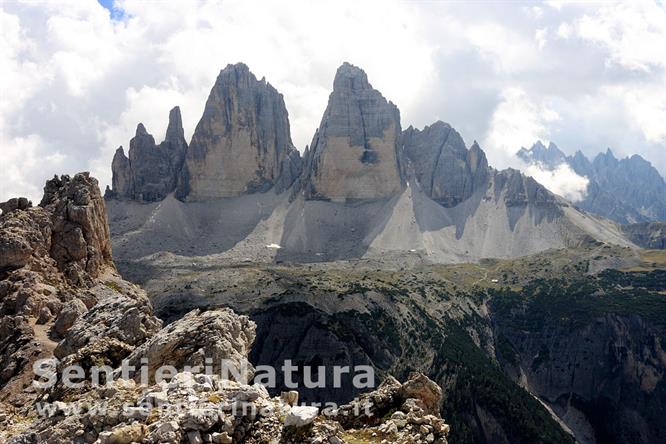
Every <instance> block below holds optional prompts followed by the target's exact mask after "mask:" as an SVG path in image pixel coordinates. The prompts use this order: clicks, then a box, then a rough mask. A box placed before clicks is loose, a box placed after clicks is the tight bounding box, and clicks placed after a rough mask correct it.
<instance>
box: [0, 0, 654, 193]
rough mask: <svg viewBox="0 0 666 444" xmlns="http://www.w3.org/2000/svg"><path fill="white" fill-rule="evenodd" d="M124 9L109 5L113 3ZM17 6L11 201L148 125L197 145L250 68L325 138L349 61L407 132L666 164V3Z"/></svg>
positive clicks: (10, 47)
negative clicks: (201, 122)
mask: <svg viewBox="0 0 666 444" xmlns="http://www.w3.org/2000/svg"><path fill="white" fill-rule="evenodd" d="M107 3H108V2H107ZM112 9H113V11H109V10H108V9H105V8H104V7H103V6H101V5H100V4H99V3H98V2H96V1H94V0H51V1H49V2H37V3H36V2H29V1H18V0H17V1H15V2H4V3H2V4H0V66H2V70H0V84H2V93H1V94H2V100H0V146H1V147H2V155H3V166H5V165H6V166H5V171H4V173H3V175H2V176H0V200H4V199H6V198H8V197H10V196H12V195H16V194H23V195H28V196H29V197H32V198H33V199H38V198H39V195H40V194H41V192H40V190H41V188H42V186H43V183H44V180H45V179H47V178H48V177H49V176H52V175H53V174H54V173H70V174H71V173H74V172H76V171H81V170H91V171H92V172H93V174H94V175H95V176H96V177H98V178H99V179H100V182H101V185H102V187H103V186H104V185H106V184H108V183H110V161H111V157H112V156H113V152H114V151H115V149H116V148H117V147H118V146H119V145H124V146H125V147H127V144H128V141H129V139H130V138H131V137H132V136H133V134H134V130H135V128H136V124H137V123H139V122H143V123H144V124H145V125H146V127H147V128H148V130H149V131H150V132H151V133H153V135H154V136H155V138H156V139H157V140H158V141H159V140H160V139H161V138H162V137H163V134H164V131H165V129H166V124H167V115H168V111H169V109H170V108H171V107H173V106H175V105H179V106H180V107H181V110H182V114H183V121H184V126H185V133H186V137H188V138H189V137H190V136H191V134H192V132H193V130H194V127H195V125H196V123H197V121H198V119H199V117H200V115H201V112H202V110H203V106H204V103H205V100H206V97H207V95H208V93H209V90H210V87H211V86H212V84H213V82H214V80H215V77H216V75H217V73H218V72H219V70H220V69H221V68H223V67H224V66H225V65H226V64H228V63H236V62H238V61H243V62H245V63H247V64H248V65H249V66H250V68H251V69H252V71H253V72H254V73H255V74H256V75H257V76H258V77H259V78H261V77H264V76H265V77H266V79H267V80H268V81H269V82H270V83H271V84H273V85H274V86H275V87H276V88H277V89H278V90H279V91H280V92H281V93H283V94H284V97H285V102H286V105H287V108H288V111H289V115H290V122H291V127H292V138H293V139H294V142H295V144H296V145H297V147H298V148H299V149H301V150H302V149H303V148H304V147H305V145H306V144H308V143H310V140H311V138H312V136H313V134H314V130H315V128H316V127H317V126H318V124H319V121H320V119H321V115H322V113H323V111H324V108H325V106H326V101H327V97H328V94H329V93H330V89H331V86H332V80H333V76H334V74H335V69H336V68H337V66H339V64H340V63H341V62H342V61H349V62H351V63H354V64H357V65H359V66H361V67H363V68H364V69H365V70H366V72H367V73H368V77H369V79H370V81H371V83H372V84H373V86H375V87H376V88H378V89H379V90H380V91H382V93H383V94H384V95H385V96H386V97H387V98H388V99H390V100H392V101H393V102H394V103H396V105H398V107H399V108H400V111H401V117H402V123H403V127H407V126H409V125H411V124H413V125H415V126H418V127H422V126H424V125H427V124H430V123H432V122H433V121H434V120H436V119H441V120H444V121H447V122H449V123H451V124H453V125H454V126H455V127H456V128H457V129H459V130H460V131H461V133H462V135H463V137H464V138H465V140H466V141H467V142H468V144H469V143H471V141H472V140H474V139H476V140H479V141H481V142H482V146H483V148H484V149H486V151H487V153H488V157H489V159H490V161H491V163H493V164H495V166H499V167H505V166H509V165H514V166H515V165H517V163H516V162H517V161H516V159H515V157H513V154H514V153H515V151H516V150H517V149H518V148H519V147H520V146H522V145H528V144H531V143H532V142H533V141H534V140H536V139H539V138H541V139H549V140H555V141H556V142H558V143H559V142H560V141H562V145H564V146H570V147H572V148H573V149H578V148H580V149H583V151H585V152H586V153H587V154H594V153H596V152H599V151H601V150H605V148H606V147H608V146H610V147H612V148H613V150H614V151H615V152H618V153H622V154H632V153H635V152H637V153H640V154H643V155H645V156H646V157H647V158H648V159H649V160H651V161H652V162H653V163H654V164H655V166H657V168H659V169H660V171H662V173H663V172H666V159H665V158H664V154H663V143H664V125H663V121H664V117H663V116H664V113H665V110H664V104H665V103H666V92H665V91H664V88H663V77H664V70H665V69H666V68H665V66H664V63H663V60H664V59H663V57H662V56H661V48H660V45H659V44H657V43H658V42H659V41H660V40H661V41H663V33H664V31H665V29H666V26H664V23H663V21H664V10H663V6H662V5H661V4H658V3H655V2H645V3H640V4H635V3H634V2H631V3H626V4H622V5H614V6H612V7H607V6H604V5H598V4H591V3H590V4H581V3H577V4H571V3H561V2H554V1H551V2H547V3H545V4H544V3H541V2H528V3H521V4H520V5H518V4H516V5H506V4H501V5H500V4H497V5H496V4H492V3H490V4H486V3H478V2H477V3H474V2H472V3H460V2H425V3H424V2H418V3H413V2H401V1H381V2H380V1H368V2H358V1H354V0H341V1H339V2H335V3H326V2H310V1H307V0H290V1H274V2H273V1H271V2H262V3H260V4H259V3H257V2H254V1H241V0H225V1H222V0H191V1H183V2H144V1H133V0H115V1H114V2H113V8H112Z"/></svg>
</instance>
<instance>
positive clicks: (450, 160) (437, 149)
mask: <svg viewBox="0 0 666 444" xmlns="http://www.w3.org/2000/svg"><path fill="white" fill-rule="evenodd" d="M403 149H404V156H405V159H406V163H407V164H408V167H407V169H408V170H409V172H410V173H411V174H413V175H414V177H416V179H417V180H418V182H419V184H420V185H421V187H422V189H423V190H424V192H425V193H426V194H427V195H428V197H430V198H431V199H433V200H435V201H437V202H438V203H440V204H441V205H443V206H445V207H453V206H455V205H457V204H459V203H460V202H462V201H464V200H466V199H467V198H469V197H470V196H471V195H472V193H473V192H474V191H476V190H477V189H480V188H483V187H485V186H486V184H487V179H488V175H489V174H488V161H487V160H486V155H485V153H484V152H483V150H482V149H481V148H480V147H479V145H478V144H477V143H476V142H474V144H473V145H472V147H471V148H470V149H469V150H468V149H467V148H466V147H465V142H464V141H463V139H462V137H461V136H460V134H458V132H457V131H456V130H455V129H453V128H451V126H450V125H449V124H447V123H444V122H441V121H438V122H435V123H434V124H432V125H430V126H426V127H425V128H424V129H423V130H418V129H415V128H412V127H409V128H408V129H406V130H405V131H404V132H403Z"/></svg>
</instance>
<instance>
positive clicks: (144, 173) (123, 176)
mask: <svg viewBox="0 0 666 444" xmlns="http://www.w3.org/2000/svg"><path fill="white" fill-rule="evenodd" d="M186 151H187V142H185V135H184V132H183V123H182V119H181V115H180V109H179V108H178V107H175V108H173V109H172V110H171V112H170V113H169V126H168V128H167V131H166V136H165V139H164V141H163V142H162V143H160V144H159V145H156V144H155V139H154V138H153V136H152V135H150V134H148V132H147V131H146V128H145V127H144V126H143V124H141V123H139V125H138V126H137V128H136V134H135V136H134V137H133V138H132V140H130V149H129V158H128V157H127V156H125V152H124V150H123V148H122V147H120V148H118V150H116V154H115V156H114V157H113V163H112V164H111V169H112V171H113V179H112V186H113V189H112V190H111V191H110V192H107V196H109V197H117V198H121V199H132V200H138V201H145V202H154V201H159V200H162V199H164V198H165V197H166V195H167V194H169V193H171V192H173V191H174V190H175V188H176V183H177V179H178V174H179V173H180V170H181V169H182V167H183V162H184V161H185V153H186Z"/></svg>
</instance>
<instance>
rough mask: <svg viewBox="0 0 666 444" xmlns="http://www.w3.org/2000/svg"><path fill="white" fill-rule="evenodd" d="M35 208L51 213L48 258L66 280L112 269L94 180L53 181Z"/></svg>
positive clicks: (63, 178) (103, 210) (87, 177)
mask: <svg viewBox="0 0 666 444" xmlns="http://www.w3.org/2000/svg"><path fill="white" fill-rule="evenodd" d="M39 205H40V206H41V207H42V208H45V209H46V210H47V211H48V212H49V213H51V221H52V228H51V242H50V248H51V251H50V256H51V257H52V258H53V259H54V260H55V261H56V262H57V264H58V268H59V269H60V270H61V271H62V272H63V273H65V275H66V276H67V277H68V278H69V279H70V280H72V281H80V280H82V279H85V278H86V275H89V276H90V277H97V276H98V275H99V274H100V273H101V271H102V270H103V269H104V267H109V266H111V267H113V263H112V259H111V240H110V238H109V226H108V224H107V221H106V207H105V205H104V199H103V198H102V195H101V194H100V190H99V186H98V183H97V180H96V179H95V178H92V177H90V175H89V174H88V173H80V174H77V175H75V176H74V177H72V178H70V177H69V176H61V177H60V178H58V177H54V178H53V179H51V180H50V181H48V182H47V183H46V186H45V188H44V197H43V199H42V201H41V203H40V204H39Z"/></svg>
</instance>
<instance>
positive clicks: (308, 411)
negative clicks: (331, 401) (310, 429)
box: [284, 406, 319, 427]
mask: <svg viewBox="0 0 666 444" xmlns="http://www.w3.org/2000/svg"><path fill="white" fill-rule="evenodd" d="M318 413H319V409H318V408H317V407H310V406H296V407H292V408H291V411H290V412H289V414H288V415H287V417H286V418H285V420H284V425H285V426H287V427H304V426H306V425H308V424H312V422H313V421H314V420H315V418H316V417H317V414H318Z"/></svg>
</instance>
